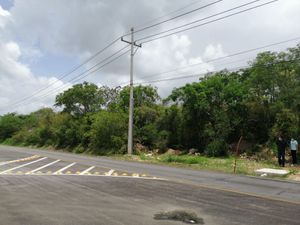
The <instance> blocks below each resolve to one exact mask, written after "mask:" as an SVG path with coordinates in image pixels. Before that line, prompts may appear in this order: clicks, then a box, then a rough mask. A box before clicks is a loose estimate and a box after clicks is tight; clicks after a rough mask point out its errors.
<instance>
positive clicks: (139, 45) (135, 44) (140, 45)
mask: <svg viewBox="0 0 300 225" xmlns="http://www.w3.org/2000/svg"><path fill="white" fill-rule="evenodd" d="M121 41H123V42H125V43H127V44H130V45H131V42H130V41H127V40H125V39H124V37H121ZM133 45H134V46H135V47H139V48H141V47H142V44H137V43H136V41H134V42H133Z"/></svg>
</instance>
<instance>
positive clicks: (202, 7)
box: [124, 0, 223, 36]
mask: <svg viewBox="0 0 300 225" xmlns="http://www.w3.org/2000/svg"><path fill="white" fill-rule="evenodd" d="M222 1H223V0H217V1H215V2H211V3H209V4H206V5H204V6H201V7H198V8H196V9H193V10H190V11H188V12H185V13H182V14H180V15H177V16H174V17H171V18H169V19H166V20H163V21H161V22H158V23H155V24H152V25H149V26H146V27H143V28H140V29H137V30H135V31H134V32H133V33H138V32H141V31H144V30H147V29H150V28H152V27H156V26H159V25H161V24H164V23H167V22H169V21H171V20H175V19H178V18H180V17H183V16H186V15H189V14H191V13H194V12H196V11H199V10H201V9H205V8H207V7H209V6H212V5H215V4H217V3H219V2H222ZM130 34H131V33H128V34H125V35H124V36H128V35H130Z"/></svg>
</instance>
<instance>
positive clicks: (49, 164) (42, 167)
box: [26, 159, 60, 174]
mask: <svg viewBox="0 0 300 225" xmlns="http://www.w3.org/2000/svg"><path fill="white" fill-rule="evenodd" d="M59 161H60V159H58V160H56V161H54V162H51V163H48V164H46V165H44V166H41V167H39V168H37V169H34V170H31V171H29V172H27V173H26V174H31V173H34V172H36V171H39V170H41V169H44V168H46V167H48V166H51V165H53V164H55V163H57V162H59Z"/></svg>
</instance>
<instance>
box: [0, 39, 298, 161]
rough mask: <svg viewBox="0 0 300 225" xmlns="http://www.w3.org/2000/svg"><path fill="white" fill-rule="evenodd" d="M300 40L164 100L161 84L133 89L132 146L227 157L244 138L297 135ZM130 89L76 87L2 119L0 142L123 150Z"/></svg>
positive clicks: (268, 141) (268, 140)
mask: <svg viewBox="0 0 300 225" xmlns="http://www.w3.org/2000/svg"><path fill="white" fill-rule="evenodd" d="M299 60H300V45H298V46H297V47H295V48H290V49H288V50H287V51H284V52H263V53H260V54H258V55H257V57H256V59H255V60H254V61H252V62H251V63H250V64H249V67H248V68H246V69H241V70H238V71H235V72H229V71H227V70H224V71H221V72H218V73H214V74H207V75H206V76H205V77H204V78H202V79H200V81H199V82H194V83H191V84H187V85H185V86H183V87H179V88H176V89H174V90H173V92H172V93H171V95H170V96H169V97H168V98H166V99H163V100H162V99H161V98H160V97H159V96H158V94H157V90H156V88H154V87H152V86H136V87H135V88H134V95H135V109H134V143H139V144H141V145H143V146H146V147H147V148H148V149H160V150H164V149H166V148H176V149H181V150H187V149H190V148H196V149H198V150H199V151H200V152H201V153H204V154H206V155H209V156H221V155H227V154H228V153H229V151H230V148H229V145H230V144H231V143H234V142H237V141H238V140H239V138H240V137H241V136H243V139H244V140H247V141H248V142H249V143H251V147H250V149H249V150H251V151H252V152H255V151H259V149H260V148H261V147H262V146H271V145H272V143H273V142H274V137H275V136H276V135H277V134H278V133H282V134H283V135H284V136H285V137H286V138H289V137H291V136H293V137H295V138H298V139H299V116H300V85H299V84H300V61H299ZM128 104H129V88H128V87H125V88H122V89H121V88H116V89H111V88H108V87H97V86H96V85H94V84H92V83H87V82H84V83H83V84H76V85H74V86H73V87H72V88H71V89H69V90H67V91H65V92H63V93H61V94H59V95H58V96H57V97H56V103H55V106H56V107H58V108H59V109H62V111H61V112H54V111H53V110H52V109H50V108H44V109H40V110H38V111H36V112H33V113H31V114H29V115H18V114H16V113H9V114H6V115H3V116H1V117H0V142H4V143H7V144H14V145H35V146H53V147H55V148H63V149H68V150H71V151H76V152H83V151H90V152H92V153H95V154H106V153H110V152H111V153H112V152H113V153H125V152H126V144H127V123H128Z"/></svg>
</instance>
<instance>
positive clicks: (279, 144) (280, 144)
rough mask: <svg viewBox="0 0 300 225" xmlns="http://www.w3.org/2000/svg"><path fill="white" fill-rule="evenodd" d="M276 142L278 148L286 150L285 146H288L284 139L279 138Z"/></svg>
mask: <svg viewBox="0 0 300 225" xmlns="http://www.w3.org/2000/svg"><path fill="white" fill-rule="evenodd" d="M276 144H277V148H278V150H280V151H284V150H285V148H286V147H287V142H286V141H285V140H283V139H282V140H279V139H277V141H276Z"/></svg>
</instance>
